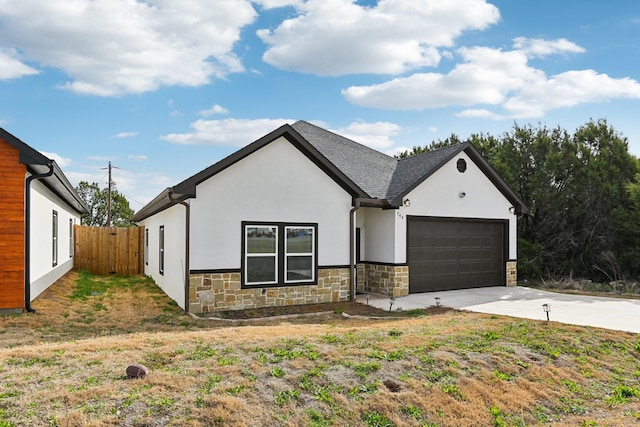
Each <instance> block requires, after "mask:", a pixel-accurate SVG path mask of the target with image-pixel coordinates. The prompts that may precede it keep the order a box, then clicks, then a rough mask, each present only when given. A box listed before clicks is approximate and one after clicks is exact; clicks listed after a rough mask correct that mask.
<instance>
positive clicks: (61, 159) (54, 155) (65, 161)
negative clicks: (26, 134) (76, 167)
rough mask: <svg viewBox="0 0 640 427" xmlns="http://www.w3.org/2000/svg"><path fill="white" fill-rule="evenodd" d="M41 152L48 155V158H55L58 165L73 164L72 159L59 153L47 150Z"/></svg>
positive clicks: (62, 166)
mask: <svg viewBox="0 0 640 427" xmlns="http://www.w3.org/2000/svg"><path fill="white" fill-rule="evenodd" d="M41 153H42V154H44V155H45V156H47V157H48V158H50V159H52V160H55V161H56V163H57V164H58V166H60V167H61V168H64V167H67V166H69V165H70V164H71V159H67V158H65V157H62V156H61V155H59V154H58V153H47V152H45V151H41Z"/></svg>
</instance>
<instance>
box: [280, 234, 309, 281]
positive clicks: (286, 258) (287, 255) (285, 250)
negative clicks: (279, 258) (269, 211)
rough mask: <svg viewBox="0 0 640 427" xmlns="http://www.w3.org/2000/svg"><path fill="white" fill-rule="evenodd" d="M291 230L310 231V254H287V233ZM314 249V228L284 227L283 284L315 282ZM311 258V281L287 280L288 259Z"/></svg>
mask: <svg viewBox="0 0 640 427" xmlns="http://www.w3.org/2000/svg"><path fill="white" fill-rule="evenodd" d="M292 228H298V229H299V228H306V229H309V230H311V236H312V239H311V252H304V253H302V252H294V253H289V252H287V243H288V242H287V234H288V233H287V231H288V230H290V229H292ZM315 247H316V228H315V227H311V226H307V225H287V226H285V227H284V283H307V282H310V281H311V282H315V280H316V277H315V275H316V269H315V265H316V254H315V250H314V249H315ZM296 256H299V257H309V256H310V257H311V279H301V280H287V273H288V271H289V266H288V263H289V257H296Z"/></svg>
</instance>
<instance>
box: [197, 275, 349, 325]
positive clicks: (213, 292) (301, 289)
mask: <svg viewBox="0 0 640 427" xmlns="http://www.w3.org/2000/svg"><path fill="white" fill-rule="evenodd" d="M348 299H349V269H348V268H319V269H318V283H317V285H298V286H274V287H266V288H260V287H255V288H253V287H252V288H244V289H243V288H242V286H241V284H240V272H226V273H225V272H222V273H203V274H191V276H190V278H189V312H190V313H194V314H201V313H202V314H207V313H213V312H218V311H228V310H244V309H252V308H262V307H277V306H285V305H300V304H318V303H325V302H338V301H347V300H348Z"/></svg>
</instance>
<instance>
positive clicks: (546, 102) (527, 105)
mask: <svg viewBox="0 0 640 427" xmlns="http://www.w3.org/2000/svg"><path fill="white" fill-rule="evenodd" d="M617 98H633V99H640V83H638V82H637V81H636V80H633V79H630V78H623V79H614V78H611V77H609V76H608V75H606V74H598V73H597V72H595V71H594V70H582V71H567V72H564V73H561V74H557V75H555V76H552V77H551V78H549V79H545V80H540V81H536V82H532V84H531V85H528V86H526V87H525V88H523V89H522V90H520V91H519V92H518V93H517V94H516V95H514V96H513V97H511V98H510V99H509V100H507V102H505V103H504V108H505V109H506V110H507V111H508V112H509V113H510V115H511V116H512V117H516V118H520V117H541V116H543V115H544V113H545V112H546V111H548V110H553V109H556V108H565V107H573V106H575V105H578V104H584V103H589V102H602V101H608V100H611V99H617Z"/></svg>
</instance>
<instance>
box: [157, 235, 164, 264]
mask: <svg viewBox="0 0 640 427" xmlns="http://www.w3.org/2000/svg"><path fill="white" fill-rule="evenodd" d="M158 242H159V243H158V246H159V247H160V254H159V255H160V256H159V260H158V266H159V270H160V274H163V275H164V225H161V226H160V235H159V236H158Z"/></svg>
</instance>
